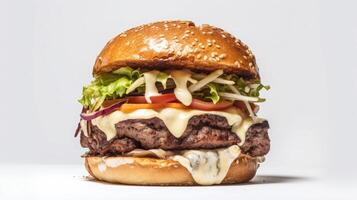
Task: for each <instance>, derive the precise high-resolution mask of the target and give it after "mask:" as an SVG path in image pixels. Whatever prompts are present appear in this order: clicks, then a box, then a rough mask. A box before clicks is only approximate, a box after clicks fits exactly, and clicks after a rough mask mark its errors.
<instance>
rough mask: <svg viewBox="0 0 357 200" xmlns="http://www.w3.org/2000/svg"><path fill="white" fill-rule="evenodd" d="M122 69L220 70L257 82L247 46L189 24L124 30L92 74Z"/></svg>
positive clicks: (205, 27) (100, 57)
mask: <svg viewBox="0 0 357 200" xmlns="http://www.w3.org/2000/svg"><path fill="white" fill-rule="evenodd" d="M123 66H131V67H135V68H145V69H182V68H184V69H190V70H193V71H205V72H210V71H214V70H217V69H223V70H224V71H225V72H226V73H234V74H238V75H240V76H243V77H245V78H247V79H260V78H259V71H258V67H257V64H256V61H255V56H254V55H253V54H252V52H251V50H250V49H249V48H248V46H247V45H245V44H244V43H242V42H241V41H240V40H239V39H237V38H235V37H234V36H232V35H231V34H229V33H227V32H225V31H224V30H222V29H220V28H217V27H214V26H210V25H207V24H203V25H200V26H196V25H195V24H194V23H193V22H191V21H160V22H154V23H150V24H144V25H141V26H138V27H135V28H132V29H130V30H127V31H125V32H123V33H121V34H119V35H118V36H116V37H115V38H113V39H112V40H110V41H109V42H108V43H107V45H106V46H105V47H104V49H103V50H102V51H101V53H100V54H99V55H98V57H97V59H96V61H95V65H94V67H93V75H94V76H96V75H99V74H102V73H106V72H111V71H113V70H116V69H118V68H120V67H123Z"/></svg>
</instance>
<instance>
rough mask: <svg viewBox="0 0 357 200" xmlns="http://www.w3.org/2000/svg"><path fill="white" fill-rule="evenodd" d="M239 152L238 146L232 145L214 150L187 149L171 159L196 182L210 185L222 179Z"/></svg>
mask: <svg viewBox="0 0 357 200" xmlns="http://www.w3.org/2000/svg"><path fill="white" fill-rule="evenodd" d="M239 154H240V148H239V147H238V146H237V145H233V146H230V147H228V148H222V149H215V150H187V151H183V154H182V155H175V156H173V157H172V159H173V160H176V161H177V162H179V163H180V164H181V165H182V166H184V167H185V168H186V169H187V170H188V171H189V172H190V173H191V175H192V177H193V179H194V180H195V181H196V182H197V183H198V184H200V185H212V184H219V183H221V182H222V181H223V179H224V177H226V175H227V173H228V170H229V168H230V166H231V164H232V162H233V161H234V160H235V159H236V158H238V156H239Z"/></svg>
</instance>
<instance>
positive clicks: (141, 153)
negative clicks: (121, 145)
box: [124, 149, 174, 158]
mask: <svg viewBox="0 0 357 200" xmlns="http://www.w3.org/2000/svg"><path fill="white" fill-rule="evenodd" d="M124 155H126V156H133V157H156V158H167V157H168V156H173V155H174V153H173V152H172V151H165V150H162V149H149V150H145V149H134V150H132V151H130V152H128V153H125V154H124Z"/></svg>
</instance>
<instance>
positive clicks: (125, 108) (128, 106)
mask: <svg viewBox="0 0 357 200" xmlns="http://www.w3.org/2000/svg"><path fill="white" fill-rule="evenodd" d="M162 108H176V109H187V107H186V106H185V105H183V104H182V103H125V104H123V105H122V106H121V107H120V108H119V110H120V111H122V112H126V113H128V112H133V111H135V110H138V109H154V110H155V109H156V110H157V109H162Z"/></svg>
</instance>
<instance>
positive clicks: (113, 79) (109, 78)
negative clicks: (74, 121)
mask: <svg viewBox="0 0 357 200" xmlns="http://www.w3.org/2000/svg"><path fill="white" fill-rule="evenodd" d="M141 76H143V74H142V73H141V72H140V71H139V70H134V69H132V68H130V67H122V68H120V69H118V70H115V71H113V72H112V73H108V74H103V75H99V76H97V77H95V79H94V80H93V81H92V82H91V83H90V84H89V85H87V86H84V87H83V91H82V98H81V99H80V100H79V102H80V103H81V104H82V105H83V106H84V107H85V108H89V109H90V110H91V111H94V110H97V109H98V108H100V106H101V105H102V103H103V102H104V100H105V99H115V98H119V97H122V96H123V95H124V94H125V91H126V90H127V89H128V88H129V87H130V85H131V84H132V83H133V82H134V81H135V80H136V79H138V78H140V77H141Z"/></svg>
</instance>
